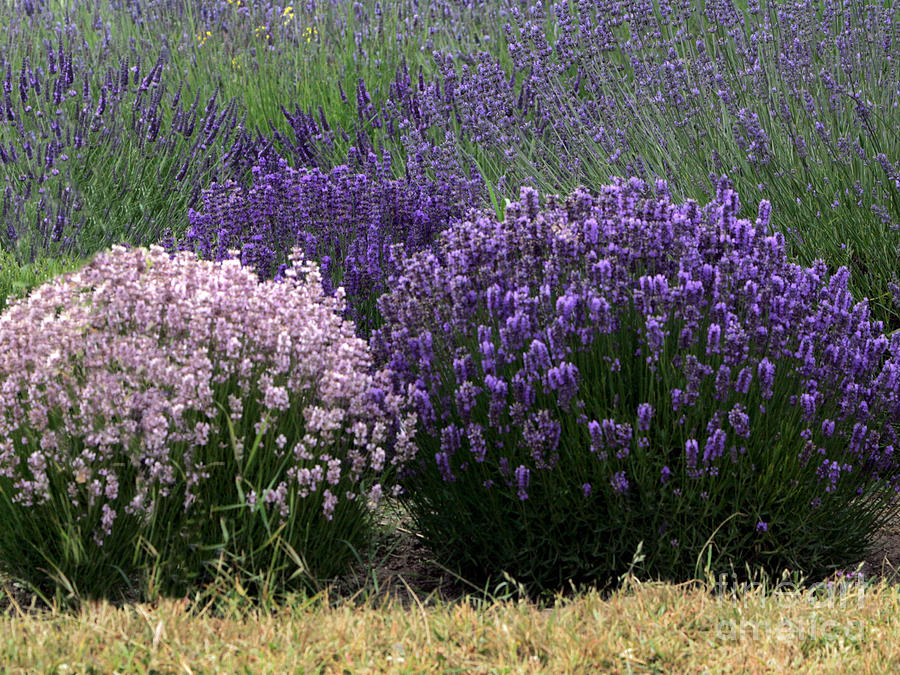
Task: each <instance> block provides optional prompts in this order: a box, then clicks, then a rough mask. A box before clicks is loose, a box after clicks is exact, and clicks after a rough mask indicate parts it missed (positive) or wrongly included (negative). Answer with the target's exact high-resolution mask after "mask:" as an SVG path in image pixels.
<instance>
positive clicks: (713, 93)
mask: <svg viewBox="0 0 900 675" xmlns="http://www.w3.org/2000/svg"><path fill="white" fill-rule="evenodd" d="M0 11H2V12H5V14H4V21H5V23H6V24H8V25H9V26H10V29H9V31H8V33H7V36H6V37H5V40H4V41H5V43H6V45H5V46H6V49H4V51H3V54H4V56H3V59H4V62H3V72H2V73H0V74H2V75H3V76H4V77H5V75H6V70H7V67H8V68H9V73H10V77H9V79H8V80H6V79H5V80H4V87H5V89H4V102H3V113H4V115H3V117H2V120H3V121H2V126H0V138H2V145H3V147H4V153H5V154H6V155H7V157H8V158H10V159H7V160H4V163H3V165H2V166H3V171H4V175H3V179H4V182H5V184H4V185H2V188H0V189H3V191H4V195H3V200H4V202H3V203H4V206H3V207H2V208H4V209H5V212H6V214H5V215H4V216H3V223H2V225H3V227H2V228H0V229H3V230H4V233H5V235H4V236H5V237H6V243H5V244H4V246H5V247H10V246H12V244H11V242H12V240H13V238H16V244H15V246H16V248H17V250H21V253H20V254H19V255H20V257H24V258H25V259H28V260H30V259H31V258H32V257H34V256H39V255H40V254H41V251H42V250H46V251H49V252H51V253H53V254H54V255H55V254H56V253H57V252H58V251H59V250H60V249H65V250H70V249H71V250H75V249H78V251H79V253H81V254H88V253H90V252H92V251H93V250H95V249H96V248H97V247H99V246H101V245H105V244H108V243H110V242H111V241H115V240H130V241H133V242H134V243H150V242H151V241H156V240H158V239H159V238H160V237H162V235H163V232H164V231H165V230H166V229H167V228H171V230H172V231H173V234H175V235H176V236H177V235H180V234H182V233H183V232H184V231H185V230H186V228H187V227H188V222H187V217H186V216H187V210H188V209H189V208H191V207H193V208H197V207H198V204H199V196H200V193H201V191H202V189H203V188H205V187H209V185H210V184H211V183H212V182H222V181H223V180H225V179H233V180H237V181H238V182H243V183H244V184H245V185H246V184H247V181H248V180H249V172H248V169H249V165H250V164H252V163H254V162H255V161H256V155H258V154H263V155H270V154H271V151H272V150H274V151H275V153H277V154H278V155H280V156H282V157H283V158H285V159H286V161H287V162H288V163H289V164H290V165H291V166H293V167H295V168H299V167H302V166H307V167H313V166H315V167H318V168H320V169H321V170H323V171H325V172H327V171H329V170H330V169H331V168H333V167H334V166H337V165H340V164H344V163H347V162H348V161H349V157H348V152H349V149H350V148H351V147H353V148H355V149H356V151H357V152H358V153H359V154H361V155H363V156H366V155H367V154H368V153H369V152H374V153H376V154H377V155H379V156H381V155H382V154H383V153H387V154H389V155H390V156H391V159H392V162H391V168H392V171H393V173H394V177H395V178H404V179H406V178H408V179H411V180H414V181H416V182H418V183H420V184H422V185H427V184H428V183H429V181H433V180H436V181H438V182H440V181H441V180H443V179H444V178H445V177H446V176H455V177H456V178H455V179H454V180H463V179H468V178H469V177H470V176H471V172H472V171H473V170H474V171H476V172H477V173H478V174H480V176H481V180H482V182H483V183H484V185H485V189H484V191H483V193H482V197H483V198H484V199H485V200H488V201H491V202H492V205H493V206H494V208H495V210H496V211H497V212H498V214H499V213H500V212H501V211H502V206H503V198H504V197H514V196H515V194H516V193H517V190H518V188H519V186H520V185H522V184H532V185H535V186H537V187H539V188H541V189H542V190H544V191H546V192H562V191H568V190H569V189H571V188H573V187H575V186H576V185H578V184H581V183H583V184H586V185H588V186H589V187H590V186H594V187H597V186H599V185H602V184H604V183H605V182H606V181H607V180H608V179H609V178H610V176H612V175H622V176H628V175H637V176H641V177H643V178H645V179H647V180H648V181H649V182H650V183H651V184H652V182H653V181H652V179H653V178H655V177H664V178H666V179H667V181H668V183H669V185H670V186H671V189H672V191H673V193H674V194H675V195H676V196H678V197H680V198H684V197H693V198H697V199H708V198H710V197H711V195H712V193H713V191H714V180H711V177H712V178H713V179H717V178H718V177H719V176H721V175H722V174H723V173H727V174H728V175H729V176H730V177H731V179H732V180H733V181H734V182H735V185H736V188H737V189H738V190H739V191H740V192H741V194H743V195H746V196H747V198H751V197H758V198H763V197H765V198H767V199H769V200H770V201H771V202H772V204H773V224H774V225H775V226H776V227H777V228H779V229H781V230H782V231H783V232H784V233H785V234H786V235H787V239H788V245H789V251H790V254H791V255H792V256H794V257H795V258H797V259H799V260H801V261H803V262H805V263H810V262H811V261H812V260H813V259H814V258H816V257H823V258H824V259H825V260H826V261H827V263H828V265H829V267H830V268H831V269H832V270H833V269H836V268H837V266H839V265H841V264H847V265H849V266H850V268H851V269H852V270H853V276H852V278H851V286H852V288H853V290H854V292H855V293H856V294H857V296H861V295H865V296H867V297H869V298H870V302H871V304H872V307H873V311H874V312H875V314H876V316H878V317H880V318H882V319H884V320H886V321H887V322H888V325H889V327H890V328H891V329H896V328H898V327H900V309H898V307H897V305H896V304H895V303H896V300H897V296H900V288H898V284H900V278H898V277H900V272H898V263H897V260H898V245H900V233H898V223H900V190H898V186H900V177H898V169H897V162H898V160H897V158H898V156H900V152H898V148H900V136H898V133H897V131H896V129H897V128H898V127H900V113H898V97H900V94H898V87H897V82H898V81H900V70H898V68H900V66H898V63H897V57H896V52H897V35H896V31H897V21H896V10H895V9H894V8H893V6H889V7H884V6H883V5H882V4H881V3H876V2H870V1H864V2H849V1H848V2H843V3H837V2H832V1H823V2H815V3H813V2H806V3H786V2H782V1H780V0H779V1H775V2H766V3H756V2H746V3H745V2H738V3H731V2H727V1H723V2H715V3H706V4H705V5H704V6H703V7H701V6H695V5H694V4H693V3H690V2H681V3H667V2H658V1H654V2H643V3H636V4H635V3H621V2H577V3H575V2H572V3H562V2H560V3H539V2H518V1H516V2H513V1H511V0H498V1H497V2H490V3H471V2H454V3H444V2H428V1H426V2H412V1H411V0H410V1H403V2H399V3H390V4H389V5H387V4H383V3H377V2H363V3H358V2H355V3H349V2H321V3H314V2H310V3H304V4H302V5H300V4H298V5H287V4H279V3H269V2H266V3H251V4H246V3H242V2H239V1H238V0H232V1H231V2H228V0H223V1H221V2H209V3H208V2H204V3H198V2H173V1H167V2H124V3H117V2H110V3H107V2H96V3H95V2H91V3H88V2H74V3H68V4H67V8H65V9H64V8H63V6H62V5H60V4H58V3H52V2H29V3H24V2H19V1H17V2H13V3H11V4H9V5H7V6H5V7H4V8H3V9H2V10H0ZM36 36H39V37H36ZM60 42H61V43H62V47H61V48H60ZM21 45H27V46H24V47H23V46H21ZM123 59H124V60H127V63H124V62H123ZM69 62H71V64H72V65H71V66H69V65H67V64H68V63H69ZM70 67H71V68H72V75H73V80H74V81H73V82H72V83H70V84H66V85H65V87H64V86H63V85H57V82H59V81H60V75H59V69H62V82H63V83H67V82H68V79H69V76H68V75H67V74H66V72H67V70H68V69H69V68H70ZM123 67H124V68H126V69H129V70H130V69H132V68H135V69H136V70H135V71H133V72H132V73H131V81H130V83H129V85H128V90H127V91H125V90H124V87H122V85H121V81H122V77H121V71H122V69H123ZM54 69H56V70H57V72H56V73H52V74H51V72H50V71H51V70H54ZM113 73H119V76H118V77H116V76H114V75H113ZM135 77H137V78H138V80H139V81H136V80H135ZM147 78H149V82H148V84H147V86H146V89H145V91H143V92H140V91H139V90H140V89H141V88H142V87H143V85H144V80H145V79H147ZM85 80H86V81H87V95H85V93H84V89H85V88H84V82H85ZM116 82H119V83H120V84H119V85H118V87H119V88H120V89H122V91H119V92H118V93H116V87H117V85H116ZM23 83H24V84H23ZM104 86H106V94H105V96H106V102H105V103H102V101H103V90H104ZM36 87H38V88H41V90H42V93H40V94H38V93H37V91H36ZM66 87H69V88H72V90H73V91H75V92H76V94H75V96H72V97H70V95H69V88H66ZM179 87H180V88H181V91H182V94H181V101H180V102H179V104H178V105H179V106H181V109H180V112H178V111H176V110H174V109H173V108H172V104H173V99H174V98H175V95H176V92H178V91H179ZM6 90H8V100H6V99H7V93H6ZM217 91H218V92H219V93H218V94H216V92H217ZM23 92H25V93H24V95H25V96H27V97H28V101H24V100H22V98H23ZM198 94H199V96H200V98H199V99H198V104H197V109H196V110H197V115H198V121H197V122H198V124H200V129H201V131H198V130H197V129H196V128H195V129H194V130H193V132H192V133H190V134H188V137H185V136H184V134H185V132H186V127H185V121H184V117H185V116H189V113H188V111H189V110H190V106H191V101H193V100H194V98H195V97H196V96H197V95H198ZM214 95H216V96H217V98H216V104H215V106H218V108H217V109H216V110H215V111H210V112H209V113H208V114H206V115H204V113H203V112H202V110H203V109H204V108H205V103H206V102H207V101H209V100H210V99H211V98H212V97H213V96H214ZM60 96H61V97H62V100H61V101H60V102H59V104H57V102H56V100H55V99H57V98H60ZM157 99H158V100H157ZM232 100H234V101H235V102H234V103H233V104H232V103H231V102H232ZM29 105H30V106H31V107H32V110H31V111H30V112H25V109H26V108H27V107H28V106H29ZM232 105H233V107H229V106H232ZM104 106H105V108H104ZM176 107H178V106H176ZM101 108H104V110H103V111H102V112H101V113H100V115H99V120H98V119H95V118H97V117H98V115H97V111H98V110H99V109H101ZM57 109H59V110H61V113H60V115H57V114H56V110H57ZM135 111H137V113H136V114H133V113H135ZM226 111H227V114H226ZM38 113H41V117H40V118H38V117H37V115H38ZM10 114H13V115H16V116H17V119H16V120H9V119H7V118H8V117H9V115H10ZM223 115H224V117H222V116H223ZM57 117H61V118H62V119H60V120H57V119H56V118H57ZM220 117H222V119H221V122H219V124H220V127H219V129H218V130H217V131H216V134H215V135H214V136H213V137H212V138H210V139H209V140H208V141H207V136H209V132H210V131H211V130H212V128H213V126H214V124H215V122H216V121H217V120H219V118H220ZM101 121H102V124H101ZM242 121H243V124H242ZM95 122H96V124H95ZM20 124H21V126H20ZM54 125H55V126H54ZM93 126H98V127H100V128H98V129H97V130H96V131H91V129H92V127H93ZM189 127H190V125H188V128H189ZM57 128H58V129H59V133H60V134H61V138H60V137H57ZM222 129H226V130H231V129H233V131H231V132H230V135H229V132H226V131H222ZM70 137H71V140H67V139H69V138H70ZM76 137H77V138H78V139H79V142H82V139H84V140H83V142H86V143H89V144H90V145H91V147H94V148H95V150H93V151H92V152H90V153H87V152H83V151H82V152H75V150H79V149H80V147H79V148H74V147H73V146H74V145H75V143H76V140H75V139H76ZM148 138H153V140H152V141H150V140H148ZM238 139H240V140H238ZM270 142H271V144H272V147H271V148H270V147H269V143H270ZM26 144H27V145H26ZM11 146H12V148H11ZM48 146H52V147H50V150H49V153H50V155H51V157H52V159H51V160H50V161H48V159H47V155H48ZM235 147H236V148H237V150H235ZM96 148H100V149H96ZM148 148H149V151H148ZM10 149H12V152H10ZM29 153H30V154H31V157H30V158H29ZM79 154H80V155H81V157H80V158H79V157H78V155H79ZM148 155H149V161H148ZM62 156H65V157H66V159H65V160H63V159H61V157H62ZM12 157H15V158H16V159H11V158H12ZM0 159H2V158H0ZM101 166H104V167H109V168H108V169H107V168H104V169H103V171H99V170H98V168H99V167H101ZM54 170H58V171H60V174H59V176H56V175H55V174H53V171H54ZM48 174H49V177H48ZM23 176H24V177H25V178H24V179H22V178H21V177H23ZM60 176H61V177H60ZM67 187H68V188H69V192H67V191H66V188H67ZM7 188H8V189H7ZM41 189H43V192H41ZM76 191H77V193H76ZM9 214H12V215H9ZM742 215H749V214H746V213H744V214H742ZM10 225H11V226H12V229H13V230H14V232H13V231H12V230H10ZM61 230H62V231H64V232H66V234H59V232H60V231H61ZM13 235H14V236H13ZM76 244H77V245H76Z"/></svg>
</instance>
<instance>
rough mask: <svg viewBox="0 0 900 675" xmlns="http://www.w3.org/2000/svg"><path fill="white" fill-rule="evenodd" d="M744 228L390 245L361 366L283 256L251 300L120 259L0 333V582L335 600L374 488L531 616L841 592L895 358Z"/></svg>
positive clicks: (641, 225) (246, 284)
mask: <svg viewBox="0 0 900 675" xmlns="http://www.w3.org/2000/svg"><path fill="white" fill-rule="evenodd" d="M313 178H315V176H313ZM319 178H322V176H320V177H319ZM738 211H739V200H738V196H737V194H736V193H735V192H734V191H733V189H732V188H731V186H730V185H729V184H728V182H727V181H726V180H725V179H723V180H722V181H720V184H719V188H718V192H717V197H716V199H715V200H714V201H713V202H712V203H710V204H709V205H707V206H706V207H704V208H700V206H699V205H698V204H697V203H695V202H687V203H684V204H676V203H674V202H673V201H672V199H671V197H670V195H669V191H668V186H667V185H666V184H665V183H664V182H659V183H657V184H656V185H655V189H654V190H653V191H651V190H650V189H649V188H648V186H647V185H646V184H644V183H643V182H641V181H640V180H639V179H637V178H633V179H631V180H630V181H627V182H626V181H621V180H619V181H616V182H615V183H613V184H612V185H610V186H606V187H604V188H603V189H602V190H601V191H600V194H599V195H591V194H590V193H588V192H585V191H583V190H581V191H576V192H575V193H573V194H572V195H570V196H569V197H568V198H565V199H564V200H559V199H556V198H553V199H550V200H548V203H547V205H546V207H544V208H542V207H541V205H540V202H539V199H538V195H537V193H536V192H534V191H533V190H531V189H527V188H525V189H523V191H522V196H521V201H520V202H516V203H512V204H510V205H509V207H508V209H507V213H506V218H505V219H504V220H502V221H498V220H497V219H496V218H495V217H494V216H493V215H492V214H490V213H485V212H482V213H476V214H473V217H472V219H471V220H464V221H457V222H456V223H455V224H454V225H453V226H451V227H450V229H449V230H447V231H446V232H445V233H444V234H443V236H442V237H441V238H440V240H439V241H438V243H437V245H435V246H431V247H426V249H425V250H422V251H419V252H418V253H415V254H413V255H401V254H403V253H404V251H403V245H402V244H399V245H397V246H396V248H395V249H394V252H395V253H396V254H397V260H396V264H397V265H398V271H397V273H396V274H394V275H391V276H390V278H389V279H388V286H389V289H390V290H389V292H388V293H386V294H384V295H382V296H381V297H380V298H379V300H378V304H379V310H380V312H381V314H382V315H383V317H384V325H383V326H381V327H379V328H377V329H376V330H375V332H374V333H373V336H372V339H371V341H370V343H369V346H367V344H366V343H365V342H364V341H363V340H361V339H360V338H358V337H356V336H355V332H356V327H355V326H354V325H353V324H352V323H351V322H347V321H345V320H344V319H342V318H341V316H340V315H341V313H342V312H343V310H344V307H343V296H344V294H343V290H342V289H340V288H339V289H336V290H335V291H334V293H333V295H329V294H327V293H325V289H324V288H323V285H322V283H321V282H322V279H321V276H320V274H319V271H318V269H317V267H316V265H315V264H314V263H313V264H301V261H303V260H304V259H306V258H307V254H306V253H305V252H303V251H301V250H299V249H298V250H296V251H295V253H294V255H293V256H292V259H291V263H292V264H291V265H290V266H289V267H288V268H287V269H285V270H283V274H282V277H283V278H282V279H281V280H278V281H276V280H273V279H269V280H265V281H260V280H259V276H258V275H257V274H254V273H251V272H250V271H249V270H248V269H247V268H246V267H245V266H242V265H241V264H240V263H239V262H238V261H236V260H225V261H200V260H197V258H196V256H195V255H194V254H193V253H190V252H181V253H176V254H174V255H173V254H171V253H169V252H167V251H165V250H164V249H163V248H161V247H155V248H153V249H151V250H150V251H147V250H145V249H126V248H124V247H116V248H114V249H113V250H112V251H111V252H110V253H106V254H102V255H100V256H98V257H97V258H96V259H95V260H94V261H93V262H92V263H91V264H90V265H89V266H88V267H86V268H85V269H84V270H82V271H80V272H75V273H70V274H67V275H64V276H63V277H61V278H59V279H57V280H55V281H52V282H50V283H47V284H45V285H44V286H42V287H41V288H39V289H38V290H37V291H36V292H35V293H33V294H32V295H31V296H30V297H28V298H26V299H24V300H21V301H19V302H16V303H15V304H13V305H12V306H11V307H10V308H9V309H8V310H7V311H6V312H5V313H4V314H3V315H2V317H0V346H2V349H0V355H2V356H0V379H2V381H3V387H2V397H0V399H2V400H0V521H2V522H3V523H4V527H3V528H0V565H2V568H3V569H4V571H6V572H7V573H12V574H14V575H15V576H16V577H17V578H19V579H21V580H24V581H26V582H27V583H28V584H29V585H30V586H31V587H32V588H33V589H34V590H36V591H37V592H40V593H44V594H47V593H51V592H53V591H54V590H55V591H56V592H57V593H59V591H60V589H68V590H69V592H70V593H71V594H72V595H73V596H75V597H76V598H79V599H80V598H81V597H84V596H91V595H106V596H108V595H111V594H112V595H114V594H116V593H118V594H122V593H123V592H124V591H123V588H124V586H125V585H126V584H128V583H132V584H135V583H136V584H137V586H138V592H137V596H138V597H142V596H146V595H148V594H151V595H152V592H153V591H154V590H155V592H156V593H159V592H163V593H178V594H182V593H184V592H189V591H190V590H191V589H192V588H196V586H197V585H202V584H204V583H209V582H210V581H211V580H215V579H217V578H218V577H217V575H219V574H222V573H225V574H228V575H237V576H238V578H239V579H241V583H242V585H243V586H244V587H248V588H253V589H254V590H257V591H259V592H260V593H262V594H264V595H267V596H270V597H271V595H272V594H276V595H280V593H281V592H282V591H283V590H285V589H288V588H291V587H292V586H295V585H296V584H297V582H302V583H303V584H305V585H307V586H313V587H314V586H315V584H317V583H318V582H319V581H320V580H322V579H323V578H334V576H335V575H338V574H340V573H341V572H342V571H344V570H345V569H346V565H347V563H348V562H349V561H350V560H351V557H352V556H353V554H354V552H355V551H356V549H358V548H360V547H362V546H364V545H366V544H367V542H368V541H370V537H371V527H372V522H371V520H370V519H369V515H371V510H372V509H373V508H374V507H375V506H376V505H377V502H378V500H379V499H380V497H381V496H382V494H383V493H384V492H385V490H386V489H387V488H390V492H391V494H393V495H394V496H399V497H400V498H401V499H403V500H404V501H405V503H406V505H407V507H408V508H409V511H410V513H411V514H412V517H413V520H414V522H415V525H416V527H417V528H418V530H419V531H420V532H421V533H422V535H423V536H424V538H425V541H426V543H427V544H428V545H429V546H430V547H431V548H432V549H433V550H434V551H435V552H436V553H437V554H438V555H439V556H440V560H441V561H442V562H443V563H444V564H446V565H450V566H452V567H453V568H454V569H456V570H458V571H459V572H460V573H462V574H464V575H465V577H466V578H467V579H469V580H470V581H471V580H475V581H480V582H484V583H490V582H491V581H492V580H494V581H499V577H500V575H501V574H503V573H505V574H507V575H509V576H511V577H512V578H514V579H515V580H516V581H517V582H519V583H521V584H522V586H523V587H524V588H525V589H526V590H527V592H528V593H529V594H531V595H542V594H546V593H551V594H552V593H556V592H558V591H560V590H565V589H566V588H568V587H570V586H574V587H575V588H579V587H584V586H595V585H597V584H604V583H609V582H611V581H614V580H615V579H616V577H617V576H619V575H620V574H622V573H623V572H624V571H625V570H626V569H627V568H629V567H630V565H629V563H633V562H635V559H634V558H633V556H635V555H636V554H641V555H643V557H639V558H637V562H638V565H637V567H636V568H634V567H632V568H631V569H632V570H633V571H636V572H637V573H639V574H640V575H641V576H651V577H662V578H666V579H671V580H684V579H687V578H694V577H696V576H698V575H699V574H700V573H701V572H702V571H703V569H702V565H701V563H705V571H706V572H712V573H720V572H728V571H731V572H732V573H734V572H735V570H734V569H733V567H734V566H735V565H738V566H739V565H741V564H744V565H747V566H748V570H747V571H748V572H749V571H753V572H755V571H756V570H757V569H759V568H762V569H763V570H765V571H766V572H768V573H774V572H779V571H781V570H782V569H784V568H790V569H794V570H800V571H802V572H803V573H804V574H806V575H810V576H812V577H818V576H820V575H822V574H825V573H828V572H831V571H834V570H836V569H840V568H843V567H845V566H846V565H847V564H849V563H855V562H857V561H858V559H859V556H860V555H861V554H862V553H863V552H865V551H866V550H867V548H868V547H869V546H870V545H871V544H872V542H873V537H874V536H875V535H876V533H877V530H878V528H879V527H880V526H881V525H883V524H884V523H885V522H887V521H888V520H889V519H891V518H892V517H893V516H894V515H895V514H896V513H897V512H898V511H900V499H898V491H900V463H898V460H897V453H896V448H897V444H898V442H900V436H898V432H900V429H898V425H897V420H898V419H900V334H898V333H895V334H894V335H893V336H892V337H890V338H888V337H887V336H886V335H885V334H884V332H883V324H882V323H881V322H880V321H876V320H872V319H871V317H870V315H869V309H868V304H867V302H866V301H862V302H855V301H854V299H853V297H852V295H851V294H850V292H849V290H848V279H849V273H848V271H847V270H846V268H841V269H840V270H838V271H837V272H836V273H835V274H833V275H832V274H829V272H828V270H827V269H826V266H825V265H824V263H822V262H821V261H820V262H819V263H817V264H816V265H815V266H813V267H806V268H804V267H801V266H799V265H796V264H794V263H790V262H789V261H788V259H787V256H786V250H785V242H784V237H783V236H782V235H780V234H779V233H773V232H772V228H771V227H770V222H769V217H770V214H771V206H770V205H769V204H768V203H767V202H762V203H761V205H760V207H759V215H758V218H757V219H756V221H755V222H750V221H748V220H744V219H739V218H737V216H736V214H737V213H738ZM365 507H368V509H367V508H365ZM729 568H731V569H730V570H729ZM741 571H743V570H738V573H740V572H741ZM113 572H115V574H113ZM132 594H133V595H134V592H132Z"/></svg>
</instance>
